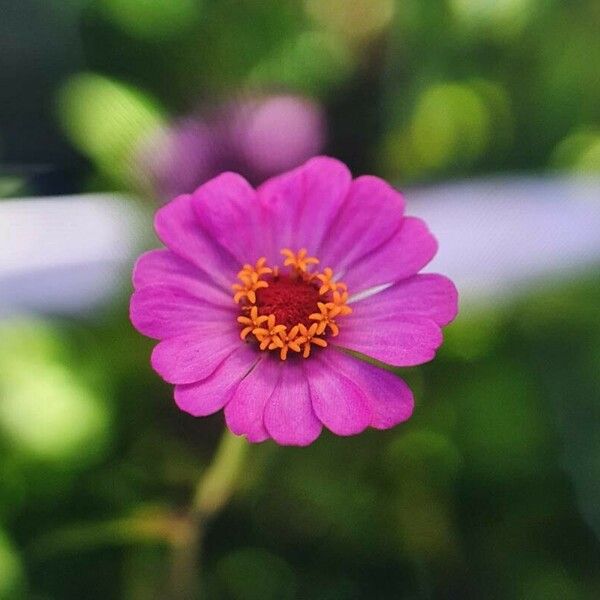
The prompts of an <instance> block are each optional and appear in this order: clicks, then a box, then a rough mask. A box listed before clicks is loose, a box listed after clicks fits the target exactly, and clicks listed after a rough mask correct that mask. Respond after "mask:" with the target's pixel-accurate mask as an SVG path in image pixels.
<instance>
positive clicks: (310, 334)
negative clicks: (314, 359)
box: [296, 323, 327, 358]
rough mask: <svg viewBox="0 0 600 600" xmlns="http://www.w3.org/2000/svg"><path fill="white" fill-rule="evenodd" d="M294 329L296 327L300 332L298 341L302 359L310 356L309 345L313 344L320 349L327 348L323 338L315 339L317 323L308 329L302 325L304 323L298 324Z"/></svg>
mask: <svg viewBox="0 0 600 600" xmlns="http://www.w3.org/2000/svg"><path fill="white" fill-rule="evenodd" d="M296 327H298V330H299V332H300V338H299V339H300V340H302V342H301V343H302V347H303V352H302V356H303V357H304V358H308V357H309V356H310V348H311V346H310V345H311V344H315V345H317V346H320V347H321V348H326V347H327V341H326V340H324V339H323V338H320V337H317V328H318V323H313V324H312V325H311V326H310V327H308V328H307V327H306V325H304V323H298V325H296Z"/></svg>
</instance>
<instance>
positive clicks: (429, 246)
mask: <svg viewBox="0 0 600 600" xmlns="http://www.w3.org/2000/svg"><path fill="white" fill-rule="evenodd" d="M436 252H437V241H436V240H435V238H434V237H433V236H432V235H431V233H430V232H429V230H428V229H427V226H426V225H425V223H424V222H423V221H422V220H421V219H417V218H415V217H405V218H404V219H403V220H402V225H401V226H400V229H399V230H398V232H397V233H395V234H394V235H393V236H392V237H391V238H390V239H389V240H388V241H387V242H385V243H384V244H383V245H382V246H380V247H379V248H377V249H376V250H374V251H373V252H371V254H369V255H367V256H365V257H363V258H361V259H360V260H358V261H357V262H355V263H353V264H351V265H349V266H348V270H347V272H346V273H344V274H343V276H341V277H340V278H341V279H343V281H344V282H345V283H347V284H348V289H349V290H350V293H351V294H356V293H358V292H361V291H363V290H366V289H369V288H372V287H375V286H377V285H382V284H384V283H393V282H395V281H399V280H401V279H406V278H407V277H410V276H411V275H415V274H416V273H418V272H419V271H420V270H421V269H422V268H423V267H424V266H425V265H426V264H427V263H428V262H429V261H430V260H431V259H432V258H433V257H434V256H435V253H436Z"/></svg>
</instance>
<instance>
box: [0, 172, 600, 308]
mask: <svg viewBox="0 0 600 600" xmlns="http://www.w3.org/2000/svg"><path fill="white" fill-rule="evenodd" d="M406 196H407V201H408V211H407V212H408V213H409V214H414V215H417V216H420V217H423V218H424V219H425V220H426V221H427V223H428V224H429V226H430V228H431V230H432V231H433V232H434V234H435V235H436V237H437V238H438V240H439V242H440V251H439V253H438V255H437V256H436V258H435V259H434V261H433V262H432V263H431V265H430V266H429V267H428V268H427V270H428V271H437V272H440V273H444V274H446V275H448V276H450V277H451V278H452V279H453V280H454V281H455V282H456V283H457V285H458V287H459V289H460V292H461V297H462V300H463V302H471V301H472V302H487V301H490V302H498V301H500V300H502V299H507V298H510V297H512V296H513V295H515V294H521V293H526V292H527V291H528V290H529V289H531V288H532V287H534V286H536V285H538V284H540V283H541V282H543V281H546V280H552V281H556V280H558V279H564V278H571V277H575V276H577V275H578V274H579V273H581V272H582V271H583V270H585V269H591V268H594V267H597V266H598V265H599V264H600V179H583V180H574V179H567V178H546V179H504V180H503V179H498V180H485V181H473V182H464V183H454V184H444V185H439V186H432V187H428V188H419V189H412V190H409V191H408V192H407V193H406ZM151 236H152V228H151V221H150V214H149V208H148V207H144V206H142V205H139V204H136V203H135V202H134V201H133V200H132V199H131V198H127V197H124V196H116V195H110V194H89V195H79V196H68V197H62V198H61V197H52V198H43V199H20V200H9V201H2V202H0V315H1V314H5V315H6V314H7V313H8V314H11V313H15V312H33V313H56V312H60V313H82V312H88V313H89V312H91V311H93V310H94V309H96V308H98V307H99V306H102V305H103V304H104V303H106V302H108V301H109V300H110V299H111V298H112V297H114V295H115V294H116V293H117V292H118V291H119V290H123V289H128V286H129V272H130V269H131V265H132V263H133V261H134V259H135V257H136V255H137V254H138V253H139V252H140V251H141V250H142V249H143V248H144V247H145V246H146V241H147V240H149V239H150V238H151Z"/></svg>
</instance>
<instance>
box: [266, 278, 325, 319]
mask: <svg viewBox="0 0 600 600" xmlns="http://www.w3.org/2000/svg"><path fill="white" fill-rule="evenodd" d="M265 279H266V280H267V281H268V283H269V287H266V288H261V289H258V290H256V306H257V307H258V314H259V315H265V316H268V315H275V318H276V320H277V323H280V324H282V325H285V326H286V327H288V328H289V329H291V328H292V327H293V326H294V325H297V324H298V323H303V324H304V325H306V327H310V325H311V324H312V323H313V321H311V320H310V319H309V318H308V316H309V315H310V314H313V313H318V312H319V308H318V306H317V302H323V301H324V299H323V296H320V295H319V286H318V285H316V284H314V283H311V282H309V281H305V280H304V279H303V278H301V277H296V276H289V275H279V276H277V277H273V278H265Z"/></svg>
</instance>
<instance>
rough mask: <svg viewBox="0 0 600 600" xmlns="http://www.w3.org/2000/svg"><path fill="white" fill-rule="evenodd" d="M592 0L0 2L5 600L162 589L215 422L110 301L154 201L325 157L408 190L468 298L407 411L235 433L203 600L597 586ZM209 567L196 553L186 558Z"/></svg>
mask: <svg viewBox="0 0 600 600" xmlns="http://www.w3.org/2000/svg"><path fill="white" fill-rule="evenodd" d="M599 30H600V5H599V4H598V3H597V2H595V1H594V0H563V1H559V0H495V1H491V0H426V1H425V0H352V1H351V2H349V1H346V2H345V1H344V0H303V1H301V0H297V1H284V2H282V1H281V0H247V1H243V2H242V1H239V0H237V1H236V0H62V1H60V2H58V1H56V0H54V1H50V2H48V1H47V0H20V1H19V2H13V1H11V0H0V598H8V599H12V598H16V599H19V598H33V599H37V600H46V599H48V600H49V599H62V598H66V599H68V598H76V599H80V598H86V599H87V598H90V599H94V598H102V599H110V598H119V599H120V598H124V599H132V600H138V599H139V600H145V599H153V598H169V597H183V595H178V593H177V592H176V591H174V590H177V586H176V585H175V586H174V584H173V580H174V578H175V579H176V578H177V574H178V571H177V568H179V567H178V564H179V563H178V559H177V556H178V552H179V550H180V548H181V547H182V545H183V542H182V540H185V536H186V535H187V533H186V532H187V530H186V527H187V524H186V521H185V514H186V513H185V511H186V509H187V506H188V505H189V502H190V497H191V495H192V492H193V489H194V485H195V482H196V481H197V480H198V478H199V477H200V476H201V474H202V473H203V472H204V471H205V469H206V466H207V465H208V464H209V462H210V460H211V457H212V455H213V453H214V449H215V447H216V445H217V442H218V439H219V435H220V432H221V430H222V427H223V420H222V416H221V415H220V414H219V415H215V416H213V417H210V418H207V419H194V418H192V417H190V416H189V415H186V414H182V413H180V412H179V411H178V410H177V408H176V407H175V405H174V403H173V401H172V392H171V389H170V388H169V386H167V385H165V384H163V383H162V382H161V381H160V380H159V378H158V377H157V376H156V375H155V374H153V373H152V371H151V369H150V366H149V363H148V358H149V353H150V350H151V346H152V343H151V342H150V340H147V339H145V338H143V337H142V336H140V335H139V334H137V333H136V332H135V331H133V329H132V327H131V326H130V324H129V322H128V317H127V308H128V297H129V294H130V292H131V289H130V283H129V276H130V270H131V265H132V262H133V260H134V258H135V256H136V255H137V254H139V253H140V252H141V251H142V250H144V249H146V248H149V247H152V246H153V245H156V243H157V242H156V240H155V239H154V238H153V237H152V230H151V216H152V213H153V211H154V210H155V209H156V208H157V207H158V206H160V205H161V203H163V202H165V201H167V200H168V199H169V198H171V197H172V196H173V195H174V194H177V193H180V192H189V191H192V190H193V189H194V188H195V187H196V186H197V185H199V184H201V183H202V182H203V181H205V180H207V179H208V178H210V177H212V176H213V175H215V174H217V173H219V172H220V171H222V170H224V169H233V170H237V171H239V172H241V173H242V174H244V175H245V176H246V177H247V178H248V179H249V180H251V181H252V182H253V183H255V184H256V183H260V182H261V181H263V180H264V179H265V178H267V177H269V176H271V175H274V174H276V173H278V172H280V171H282V170H285V169H288V168H291V167H293V166H295V165H297V164H299V163H301V162H303V161H304V160H305V159H306V158H308V157H309V156H312V155H314V154H317V153H321V152H324V153H327V154H330V155H333V156H336V157H338V158H340V159H342V160H344V161H345V162H346V163H347V164H348V165H349V166H350V167H351V169H352V170H353V172H354V173H355V174H361V173H373V174H376V175H379V176H382V177H385V178H387V179H389V180H390V181H392V182H393V183H394V184H396V185H397V186H398V187H400V188H401V189H403V190H404V191H405V192H406V196H407V200H408V212H409V213H413V214H417V215H419V216H423V217H424V218H425V219H426V220H427V221H428V223H429V224H430V226H431V228H432V231H433V232H434V233H435V234H436V236H437V237H438V239H439V241H440V255H439V257H437V258H436V260H435V261H434V263H433V264H432V266H431V268H430V270H432V271H437V270H439V271H440V272H443V273H446V274H448V275H450V276H451V277H453V278H454V279H455V281H456V282H457V284H458V287H459V289H460V292H461V301H462V310H461V314H460V315H459V317H458V319H457V320H456V322H455V323H454V324H452V325H451V326H450V327H448V328H447V330H446V343H445V345H444V346H443V348H442V350H441V351H440V353H439V356H438V358H437V359H436V360H435V361H434V362H433V363H431V364H428V365H424V366H423V367H419V368H415V369H402V370H400V371H399V373H400V374H401V375H402V376H403V377H405V378H406V379H407V381H408V382H409V383H410V385H411V387H412V388H413V390H414V391H415V396H416V399H417V407H416V410H415V415H414V417H413V418H412V420H411V421H410V422H409V423H407V424H405V425H402V426H400V427H398V428H396V429H394V430H391V431H387V432H366V433H365V434H363V435H361V436H359V437H355V438H336V437H334V436H332V435H329V434H327V433H324V434H323V436H322V437H321V438H320V439H319V440H318V441H317V442H316V443H315V444H313V445H312V446H311V447H309V448H307V449H290V448H279V447H277V446H275V445H274V444H273V443H271V442H267V443H264V444H261V445H259V446H254V447H252V449H251V452H250V455H249V459H248V460H249V463H248V466H247V468H246V469H245V470H244V473H243V477H242V480H241V481H240V487H239V490H238V491H237V493H236V495H235V497H234V498H233V500H232V501H231V503H230V504H229V505H228V506H227V507H226V508H225V509H224V510H223V512H222V513H221V514H220V515H219V516H218V517H217V518H216V519H215V520H214V521H213V522H212V523H211V524H210V526H209V527H208V528H207V530H206V531H205V535H204V540H203V552H202V558H201V561H199V562H198V564H194V565H192V566H190V567H188V570H189V569H191V570H192V571H193V573H194V576H195V577H196V578H197V580H198V581H199V586H200V588H199V591H198V593H197V597H202V598H211V599H212V598H214V599H221V598H223V599H233V600H255V599H256V600H264V599H278V600H279V599H283V600H286V599H290V600H293V599H301V598H302V599H303V598H309V599H317V600H337V599H340V600H343V599H362V598H368V599H388V598H389V599H413V598H416V599H421V598H423V599H437V598H441V599H454V598H458V599H465V598H476V599H480V598H486V599H487V598H491V599H515V600H517V599H518V600H553V599H557V600H579V599H588V598H589V599H595V598H600V538H599V536H600V404H599V400H600V378H599V377H598V373H599V371H600V308H599V307H600V285H599V282H600V275H599V270H598V266H599V265H600V179H599V174H600V76H599V73H598V65H599V64H600V36H598V31H599ZM200 562H201V564H200Z"/></svg>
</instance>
